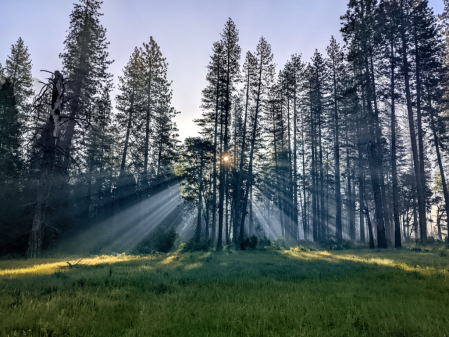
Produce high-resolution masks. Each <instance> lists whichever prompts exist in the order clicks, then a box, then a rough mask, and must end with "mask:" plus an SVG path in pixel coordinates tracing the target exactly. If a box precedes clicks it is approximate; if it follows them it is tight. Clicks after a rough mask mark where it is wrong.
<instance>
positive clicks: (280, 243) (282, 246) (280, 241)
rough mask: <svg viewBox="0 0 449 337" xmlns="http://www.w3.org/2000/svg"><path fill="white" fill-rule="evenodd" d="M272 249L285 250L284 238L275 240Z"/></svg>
mask: <svg viewBox="0 0 449 337" xmlns="http://www.w3.org/2000/svg"><path fill="white" fill-rule="evenodd" d="M273 248H274V249H275V250H281V249H287V248H288V247H287V244H286V243H285V239H284V238H277V239H276V240H274V241H273Z"/></svg>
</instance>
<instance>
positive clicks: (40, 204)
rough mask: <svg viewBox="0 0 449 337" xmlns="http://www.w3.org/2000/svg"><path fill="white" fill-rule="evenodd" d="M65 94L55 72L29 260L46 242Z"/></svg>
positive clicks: (60, 80)
mask: <svg viewBox="0 0 449 337" xmlns="http://www.w3.org/2000/svg"><path fill="white" fill-rule="evenodd" d="M63 93H64V84H63V77H62V74H61V73H60V72H59V71H55V76H54V79H53V94H52V102H51V112H50V116H49V117H48V121H47V123H46V125H45V127H44V130H43V131H42V141H41V142H42V147H43V148H44V154H43V158H42V162H41V167H40V173H39V189H38V191H37V200H36V204H35V208H34V216H33V223H32V225H31V233H30V237H29V240H28V252H27V256H28V258H39V257H40V255H41V250H42V244H43V241H44V232H43V231H44V225H45V208H46V206H47V198H48V195H49V193H50V191H51V185H52V180H51V179H50V176H51V175H52V173H53V172H52V171H53V166H54V162H55V155H56V154H55V150H56V141H57V138H58V136H59V122H60V112H61V110H62V102H63V98H64V97H63Z"/></svg>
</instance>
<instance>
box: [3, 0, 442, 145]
mask: <svg viewBox="0 0 449 337" xmlns="http://www.w3.org/2000/svg"><path fill="white" fill-rule="evenodd" d="M74 2H75V1H74V0H39V1H36V0H0V8H1V10H2V19H1V20H0V63H1V64H2V65H4V64H5V60H6V57H7V55H9V54H10V50H11V45H12V44H14V43H15V42H16V41H17V39H18V38H19V37H22V39H23V40H24V42H25V45H26V46H28V50H29V52H30V54H31V59H32V63H33V77H35V78H38V79H41V80H43V79H44V78H45V77H46V76H45V73H42V72H40V70H49V71H54V70H59V69H61V68H62V65H61V60H60V59H59V54H60V53H61V52H62V51H63V48H64V44H63V43H64V40H65V37H66V35H67V30H68V28H69V15H70V13H71V11H72V9H73V3H74ZM347 2H348V0H313V1H311V0H276V1H275V0H238V1H237V0H221V1H218V0H151V1H149V0H126V1H125V0H104V3H103V5H102V9H101V13H103V14H104V15H103V16H102V17H101V19H100V21H101V24H102V25H103V26H104V27H105V28H106V29H107V35H106V36H107V39H108V41H109V42H110V46H109V56H110V59H112V60H114V63H113V64H112V65H111V66H110V68H109V71H110V72H111V73H112V74H113V75H114V85H115V89H114V92H113V95H112V97H115V96H116V95H117V94H118V93H119V91H118V90H117V83H118V79H117V76H120V75H121V74H122V69H123V67H124V66H125V65H126V64H127V62H128V60H129V57H130V55H131V53H132V51H133V50H134V48H135V47H136V46H141V45H142V43H144V42H148V41H149V38H150V36H152V37H153V39H154V40H155V41H156V42H157V43H158V45H159V46H160V49H161V52H162V54H163V56H164V57H165V58H166V59H167V62H168V74H167V77H168V79H169V80H171V81H173V84H172V89H173V101H172V103H173V106H174V107H175V109H176V110H178V111H180V112H181V113H180V114H179V115H178V116H177V117H176V122H177V125H178V128H179V134H180V139H181V140H183V139H184V138H185V137H188V136H195V135H196V132H197V128H196V125H195V123H194V122H193V119H194V118H199V117H200V116H201V109H200V105H201V91H202V89H204V88H205V86H206V80H205V79H206V73H207V69H206V66H207V64H208V63H209V59H210V55H211V51H212V44H213V43H214V42H215V41H218V40H219V39H220V33H221V32H222V31H223V28H224V25H225V23H226V21H227V19H228V18H232V20H233V21H234V22H235V24H236V26H237V29H238V30H239V37H240V46H241V48H242V60H241V64H243V60H244V57H245V54H246V52H247V51H255V49H256V46H257V43H258V41H259V39H260V37H261V36H263V37H265V39H266V40H267V41H268V43H270V44H271V47H272V52H273V54H274V61H275V63H276V64H277V66H278V70H279V69H281V68H282V67H283V66H284V64H285V62H286V61H287V60H288V59H289V58H290V56H291V55H292V54H295V53H297V54H302V56H303V59H304V60H306V61H308V60H310V58H311V57H312V55H313V53H314V51H315V50H316V49H318V51H320V52H322V53H325V49H326V47H327V45H328V44H329V41H330V38H331V36H332V35H334V36H335V38H336V39H337V41H340V42H341V37H340V33H339V29H340V16H341V15H343V14H344V13H345V11H346V5H347ZM429 4H430V6H431V7H433V8H434V11H435V13H438V14H439V13H441V12H442V10H443V0H430V1H429ZM113 103H114V102H113ZM114 105H115V103H114Z"/></svg>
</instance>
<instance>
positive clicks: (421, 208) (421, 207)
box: [400, 0, 427, 243]
mask: <svg viewBox="0 0 449 337" xmlns="http://www.w3.org/2000/svg"><path fill="white" fill-rule="evenodd" d="M401 9H402V16H401V23H402V24H401V27H400V31H401V39H402V61H403V69H404V81H405V97H406V102H407V112H408V123H409V129H410V142H411V145H412V153H413V168H414V170H415V178H416V179H415V180H416V182H417V183H416V189H417V195H418V212H419V224H420V228H421V235H423V233H424V234H425V235H427V229H426V205H425V199H424V191H423V189H422V184H421V181H422V178H421V171H420V164H419V157H418V149H417V146H416V132H415V122H414V118H413V117H414V116H413V107H412V98H411V92H410V74H409V65H408V53H407V40H406V36H405V27H404V24H405V22H404V21H405V20H404V10H403V1H402V0H401ZM421 242H422V243H426V242H427V240H426V237H424V238H421Z"/></svg>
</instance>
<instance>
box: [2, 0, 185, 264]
mask: <svg viewBox="0 0 449 337" xmlns="http://www.w3.org/2000/svg"><path fill="white" fill-rule="evenodd" d="M101 4H102V1H97V0H80V1H79V3H78V4H75V5H74V9H73V11H72V13H71V15H70V27H69V30H68V35H67V37H66V40H65V41H64V50H63V51H62V52H61V54H60V55H59V57H60V59H61V60H62V64H63V68H62V69H61V71H60V72H59V71H56V72H54V70H53V69H49V70H50V74H47V75H48V77H49V79H48V81H46V82H45V83H42V90H41V91H40V92H38V93H34V92H33V78H32V75H31V67H32V65H31V56H30V54H29V53H28V50H27V47H26V46H25V44H24V42H23V40H22V39H20V38H19V40H18V41H17V43H16V44H15V45H13V46H12V48H11V54H10V56H8V59H7V60H6V64H5V67H4V68H3V67H2V66H1V65H0V84H1V90H0V119H1V121H0V132H1V137H0V139H1V140H0V141H1V143H0V165H1V169H0V185H1V187H0V188H1V190H2V192H1V193H2V202H1V203H0V214H2V217H1V219H0V233H1V235H0V255H2V254H5V253H18V254H24V253H27V255H28V257H39V256H40V254H41V251H42V249H43V248H49V247H52V246H54V245H55V244H56V243H58V242H60V240H61V239H63V238H67V237H70V236H72V235H74V234H77V233H79V232H82V231H83V230H85V229H86V228H88V227H89V226H91V225H92V224H93V223H96V222H99V221H101V220H104V219H106V218H107V217H110V216H111V215H113V214H114V213H116V212H118V211H120V210H123V209H124V208H126V207H128V206H130V205H131V204H133V203H136V202H138V201H140V200H142V199H143V198H147V197H148V196H149V195H151V194H155V193H157V191H160V190H161V189H164V188H166V187H167V186H168V185H170V184H172V183H173V181H174V178H175V176H174V175H173V174H172V170H171V165H172V162H173V160H175V159H176V150H175V149H176V146H177V142H178V141H177V136H178V135H177V127H176V124H175V123H174V121H173V117H174V116H175V115H176V114H177V113H178V112H177V111H175V109H174V108H173V107H172V106H171V99H172V90H171V88H170V82H169V81H168V80H167V78H166V74H167V64H166V62H165V59H164V58H163V57H162V53H161V51H160V48H159V46H158V45H157V43H156V42H155V41H154V40H153V38H150V41H149V42H148V43H143V45H142V46H141V47H139V48H137V47H136V49H135V51H134V53H133V54H132V56H131V58H130V61H129V63H128V65H127V66H126V67H125V68H124V69H123V75H122V76H121V77H119V87H118V88H119V90H120V94H119V95H118V96H117V97H116V102H117V106H116V110H114V109H113V107H112V102H111V97H110V95H111V91H112V88H113V81H112V77H113V76H112V74H110V73H109V71H108V67H109V65H110V64H111V63H112V62H113V61H111V60H110V57H109V54H108V44H109V42H108V41H107V37H106V29H105V28H104V27H103V26H102V25H101V22H100V17H101V15H102V14H101V13H100V7H101ZM33 97H34V98H33ZM105 230H106V231H107V228H106V229H105Z"/></svg>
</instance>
